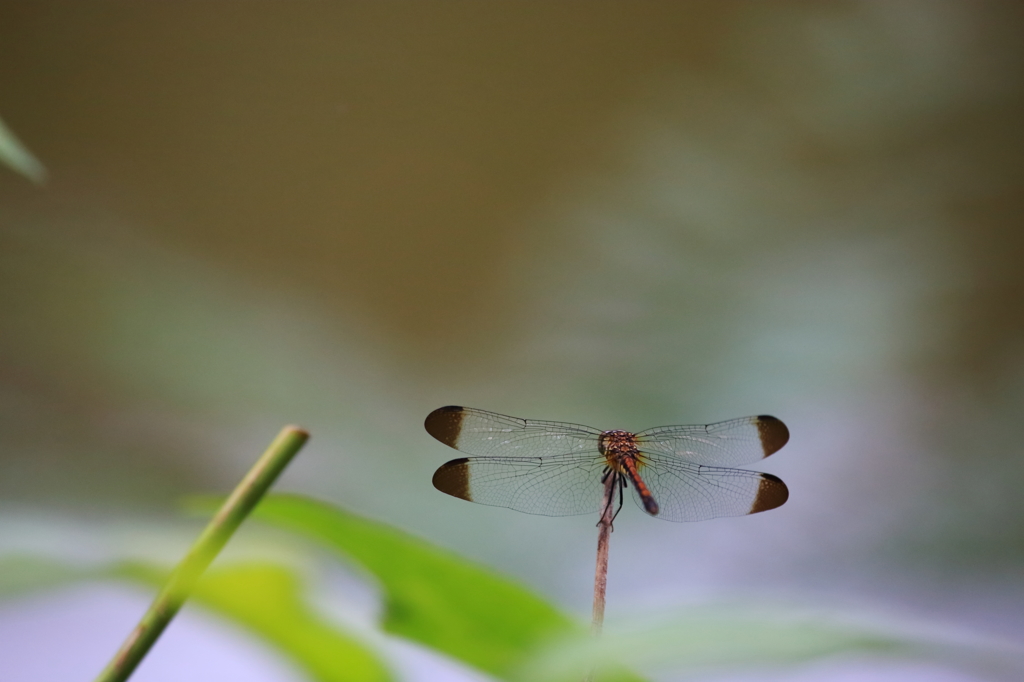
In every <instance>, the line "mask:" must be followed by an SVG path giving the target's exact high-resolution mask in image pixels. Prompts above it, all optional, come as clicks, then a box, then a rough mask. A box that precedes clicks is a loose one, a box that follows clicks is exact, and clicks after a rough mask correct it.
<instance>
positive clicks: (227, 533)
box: [96, 426, 309, 682]
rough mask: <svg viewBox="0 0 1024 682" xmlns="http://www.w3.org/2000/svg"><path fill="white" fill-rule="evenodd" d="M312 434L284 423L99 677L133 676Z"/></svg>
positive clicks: (110, 680) (111, 681) (100, 681)
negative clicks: (212, 564) (231, 539)
mask: <svg viewBox="0 0 1024 682" xmlns="http://www.w3.org/2000/svg"><path fill="white" fill-rule="evenodd" d="M308 439H309V434H308V433H307V432H306V431H304V430H302V429H300V428H299V427H297V426H286V427H284V428H283V429H281V433H279V434H277V438H275V439H274V442H272V443H271V444H270V447H268V448H267V451H266V452H264V453H263V456H262V457H260V458H259V460H258V461H257V462H256V464H254V465H253V467H252V469H250V470H249V473H247V474H246V475H245V478H243V479H242V481H241V482H240V483H239V484H238V486H237V487H236V488H235V490H234V492H232V493H231V496H230V497H228V499H227V500H225V502H224V504H223V505H221V508H220V509H219V510H218V511H217V513H216V514H215V515H214V517H213V519H211V520H210V523H209V524H208V525H207V526H206V528H205V529H204V530H203V532H202V534H201V535H200V536H199V539H198V540H196V541H195V543H194V544H193V545H192V548H191V549H190V550H189V551H188V554H186V555H185V558H184V559H182V560H181V563H180V564H178V567H177V568H175V569H174V572H173V573H171V577H170V578H169V579H168V581H167V584H166V585H164V587H163V589H162V590H160V593H159V594H158V595H157V596H156V599H154V600H153V603H152V604H150V606H149V610H147V611H146V613H145V615H144V616H142V620H140V621H139V624H138V625H136V626H135V629H134V630H132V632H131V634H130V635H128V639H126V640H125V642H124V644H122V645H121V649H120V650H119V651H118V652H117V653H116V654H115V655H114V658H112V659H111V661H110V663H108V664H107V667H106V668H104V669H103V672H101V673H100V674H99V676H98V677H97V678H96V682H123V681H124V680H127V679H128V678H129V677H130V676H131V674H132V672H134V670H135V668H136V666H138V665H139V663H140V662H141V661H142V659H143V657H145V655H146V654H147V653H148V652H149V649H150V647H152V646H153V644H154V643H155V642H156V640H157V638H159V637H160V634H161V633H162V632H163V631H164V628H166V627H167V625H168V624H169V623H170V622H171V619H172V618H174V616H175V614H177V613H178V609H180V608H181V605H182V604H184V603H185V600H186V599H187V598H188V596H189V594H190V593H191V592H192V587H193V586H194V585H195V583H196V580H198V579H199V576H200V575H202V573H203V571H205V570H206V567H207V566H209V565H210V562H211V561H213V559H214V557H216V556H217V554H218V553H219V552H220V550H221V549H223V547H224V545H225V544H227V541H228V540H229V539H230V538H231V535H232V533H234V532H235V530H236V529H237V528H238V526H239V525H240V524H241V523H242V521H243V520H244V519H245V517H246V516H247V515H248V514H249V512H251V511H252V509H253V507H255V506H256V503H257V502H259V501H260V499H261V498H262V497H263V495H264V494H266V492H267V490H268V489H269V488H270V486H271V484H272V483H273V482H274V480H275V479H276V478H277V477H278V475H279V474H280V473H281V472H282V471H283V470H284V468H285V467H286V466H287V465H288V462H290V461H291V459H292V457H294V456H295V454H296V453H297V452H298V451H299V450H300V449H301V448H302V446H303V445H304V444H305V442H306V441H307V440H308Z"/></svg>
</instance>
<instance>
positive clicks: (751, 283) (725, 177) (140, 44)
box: [0, 1, 1024, 637]
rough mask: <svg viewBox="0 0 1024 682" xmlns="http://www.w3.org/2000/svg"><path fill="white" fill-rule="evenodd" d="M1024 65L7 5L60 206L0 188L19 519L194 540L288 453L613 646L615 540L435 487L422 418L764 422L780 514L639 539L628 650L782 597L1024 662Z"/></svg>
mask: <svg viewBox="0 0 1024 682" xmlns="http://www.w3.org/2000/svg"><path fill="white" fill-rule="evenodd" d="M1022 30H1024V11H1022V8H1021V5H1020V4H1019V3H1010V2H1006V3H999V2H979V3H957V2H923V1H917V2H914V1H899V2H837V3H806V2H775V3H770V4H769V3H734V2H687V3H676V2H655V3H643V2H632V3H605V2H586V3H583V2H550V3H524V4H515V5H512V4H498V3H475V2H464V3H460V2H444V3H420V2H389V3H332V4H328V3H304V4H298V3H232V4H228V3H217V4H213V3H205V2H204V3H200V2H177V3H173V4H172V3H112V2H109V3H108V2H104V3H70V2H69V3H51V2H46V3H27V2H26V3H17V2H6V3H3V4H2V5H0V92H2V93H3V98H2V101H0V116H2V117H3V119H4V121H5V122H6V123H7V124H8V125H9V126H10V127H11V129H12V130H14V131H16V132H17V134H18V136H19V137H20V138H21V139H22V140H23V141H24V142H25V143H26V144H27V146H28V147H29V148H30V149H31V150H32V151H33V152H34V153H35V155H36V156H37V157H38V158H39V159H40V160H41V161H42V162H43V163H44V164H45V165H46V167H47V170H48V173H49V180H48V182H47V183H46V184H45V185H44V186H34V185H32V184H31V183H29V182H28V181H26V180H25V179H24V178H21V177H19V176H17V175H15V174H14V173H13V172H8V171H7V170H6V169H0V323H2V332H0V505H2V506H0V510H2V509H6V510H7V511H6V512H2V513H3V515H4V516H5V517H6V518H7V519H8V520H10V519H12V518H18V517H19V515H28V516H33V515H38V514H44V513H45V514H51V513H52V514H57V515H58V516H59V515H74V516H76V517H78V518H88V519H95V520H96V523H98V524H101V525H102V524H103V523H105V522H106V521H107V520H110V519H112V518H114V519H116V518H126V517H136V516H137V515H139V514H145V515H149V516H152V517H163V516H168V517H169V516H171V515H173V513H174V501H175V500H176V499H177V498H178V497H179V496H180V495H181V494H184V493H187V492H194V491H197V490H223V489H225V488H226V487H228V486H230V485H231V483H232V482H233V481H234V480H236V479H237V477H238V476H239V475H240V474H241V472H242V471H243V470H244V469H245V467H246V466H247V463H248V462H249V461H250V460H251V459H252V457H253V456H254V454H255V453H256V452H258V451H259V449H260V448H261V446H262V445H263V443H265V442H266V441H267V439H268V438H269V437H270V436H271V435H272V434H273V433H274V432H275V431H276V430H277V428H278V427H279V426H280V425H281V424H283V423H286V422H298V423H301V424H303V425H304V426H306V427H308V428H310V429H311V431H312V433H313V436H314V440H313V442H312V444H311V446H310V448H309V450H308V451H307V452H306V453H304V455H303V456H302V457H301V458H300V459H299V460H298V461H297V462H296V463H295V465H293V467H292V469H291V471H290V472H289V473H288V475H287V476H286V479H285V481H284V482H283V486H284V487H285V488H289V489H293V490H301V491H304V492H307V493H310V494H315V495H318V496H321V497H325V498H328V499H330V500H332V501H334V502H336V503H338V504H341V505H343V506H347V507H349V508H351V509H354V510H359V511H362V512H364V513H366V514H368V515H371V516H375V517H378V518H383V519H386V520H387V521H389V522H392V523H395V524H397V525H399V526H402V527H404V528H407V529H410V530H413V531H415V532H418V533H421V534H423V535H426V536H427V537H429V538H431V539H433V540H436V541H438V542H442V543H445V544H447V545H449V546H452V547H454V548H456V549H458V550H459V551H462V552H464V553H466V554H469V555H471V556H474V557H477V558H480V559H483V560H485V561H487V562H488V563H490V564H492V565H494V566H496V567H498V568H501V569H502V570H506V571H510V572H513V573H516V574H518V575H520V576H521V577H522V578H523V579H524V580H525V581H527V582H529V583H530V584H532V585H534V586H535V587H537V588H538V589H540V590H541V591H543V592H545V593H546V594H548V595H550V596H552V597H553V598H555V599H556V600H557V601H558V602H559V603H561V604H563V605H565V606H566V607H567V608H570V609H574V610H576V611H578V612H580V613H584V612H585V611H586V609H587V603H588V599H589V587H588V574H589V571H590V570H591V567H590V565H591V562H592V557H591V552H592V547H591V544H592V541H593V537H592V535H593V533H592V525H593V519H588V518H574V519H545V518H539V517H528V516H522V515H517V514H515V513H513V512H509V511H506V510H498V509H491V508H487V507H480V506H477V505H472V506H471V505H468V504H464V503H461V502H459V501H457V500H453V499H450V498H446V497H443V496H441V495H440V494H439V493H436V492H435V491H433V489H432V488H431V487H430V483H429V481H430V475H431V473H432V471H433V469H434V468H435V467H436V466H437V465H439V464H440V463H442V462H443V461H445V460H446V459H449V458H451V456H452V453H451V452H450V451H447V450H446V449H445V448H443V446H440V445H438V444H437V443H435V442H433V441H432V440H431V439H430V438H429V437H428V436H427V435H426V434H425V433H424V432H423V430H422V426H421V424H422V419H423V417H424V416H425V415H426V414H427V413H428V412H429V411H430V410H432V409H433V408H435V407H438V406H440V405H443V404H449V403H457V404H468V405H472V406H476V407H481V408H485V409H491V410H495V411H499V412H504V413H508V414H513V415H516V416H522V417H537V418H545V419H555V420H565V421H575V422H582V423H586V424H591V425H593V426H597V427H602V428H635V429H640V428H645V427H648V426H653V425H656V424H665V423H686V422H706V421H716V420H719V419H726V418H731V417H736V416H740V415H744V414H757V413H771V414H775V415H776V416H779V417H780V418H782V419H784V420H785V421H786V422H787V423H788V424H789V426H790V429H791V431H792V433H793V439H792V441H791V444H790V445H789V446H788V447H787V448H786V449H785V450H783V451H782V452H781V453H779V454H778V455H776V456H775V457H773V458H772V459H771V460H770V461H769V462H766V463H765V464H764V467H765V468H766V469H768V470H770V471H772V472H773V473H776V474H778V475H780V476H781V477H782V478H783V479H784V480H786V481H787V483H789V485H790V488H791V490H792V497H791V500H790V502H789V503H788V504H787V505H786V506H785V507H783V508H782V509H780V510H778V511H775V512H772V513H770V514H763V515H760V516H758V517H751V518H749V519H732V520H718V521H714V522H709V523H707V524H694V525H679V526H677V525H674V524H667V523H662V522H659V521H655V520H651V519H647V518H644V517H643V515H642V514H639V513H638V512H636V510H632V509H629V510H626V511H625V512H624V514H623V517H622V520H621V521H620V522H617V524H616V529H617V530H619V532H618V533H616V535H615V543H614V544H616V545H617V546H616V547H615V549H614V550H613V552H612V575H611V583H610V587H609V590H610V592H609V617H613V614H614V611H615V609H617V608H618V609H623V610H626V609H629V608H636V607H637V605H638V604H640V605H642V604H655V603H659V604H660V603H663V602H664V600H665V599H666V598H669V599H671V598H686V597H690V596H702V595H706V594H709V593H715V592H716V591H718V592H726V593H734V592H737V591H738V592H742V591H744V590H748V591H756V592H759V593H760V592H764V591H767V592H773V591H774V592H782V593H785V594H798V595H802V596H805V597H807V596H809V598H813V599H817V598H852V599H854V600H855V601H857V602H858V603H878V604H885V605H886V607H887V608H893V609H897V610H899V609H906V610H907V611H909V612H913V613H917V614H924V615H929V616H930V615H936V616H941V617H944V618H949V619H952V620H955V621H957V622H961V623H963V624H965V625H967V626H970V627H977V628H981V629H983V630H986V631H989V632H994V633H999V634H1004V635H1007V634H1012V635H1014V636H1018V637H1019V636H1021V635H1024V618H1022V617H1021V613H1024V610H1022V608H1021V607H1022V606H1024V591H1022V590H1021V587H1020V581H1019V579H1018V578H1019V576H1020V574H1021V571H1022V570H1024V496H1022V495H1021V494H1020V488H1021V482H1022V481H1024V451H1022V447H1021V439H1020V428H1021V414H1022V408H1024V267H1022V266H1021V262H1022V258H1024V236H1022V234H1024V232H1022V230H1021V226H1020V217H1019V216H1020V215H1021V211H1022V209H1024V206H1022V203H1024V191H1022V190H1024V186H1022V168H1024V164H1022V154H1021V152H1022V132H1021V130H1022V126H1021V121H1022V120H1024V80H1022V75H1024V74H1022V67H1024V42H1022V41H1021V39H1020V36H1021V35H1022ZM0 523H3V522H2V521H0ZM15 536H16V533H14V532H13V531H10V532H8V533H6V535H4V537H6V538H8V541H9V542H11V543H14V544H16V543H17V538H16V537H15ZM11 538H14V539H11ZM638 576H643V579H642V580H640V579H638Z"/></svg>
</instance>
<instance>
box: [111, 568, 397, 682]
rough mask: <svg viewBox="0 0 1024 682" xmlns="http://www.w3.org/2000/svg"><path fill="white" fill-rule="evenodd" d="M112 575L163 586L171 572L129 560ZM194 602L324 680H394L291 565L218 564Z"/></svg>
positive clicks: (200, 586) (198, 587)
mask: <svg viewBox="0 0 1024 682" xmlns="http://www.w3.org/2000/svg"><path fill="white" fill-rule="evenodd" d="M111 575H114V576H116V577H120V578H127V579H130V580H134V581H137V582H142V583H145V584H148V585H152V586H154V587H159V586H161V585H162V584H163V583H164V581H165V580H166V579H167V575H168V573H167V571H165V570H163V569H160V568H157V567H154V566H152V565H146V564H139V563H125V564H121V565H119V566H118V567H116V568H115V569H113V570H112V571H111ZM189 602H190V603H196V604H199V605H201V606H204V607H206V608H207V609H209V610H210V611H213V612H214V613H216V614H218V615H220V616H223V617H225V618H229V619H231V620H232V621H234V622H236V623H238V624H240V625H242V626H243V627H244V628H246V629H248V630H250V631H251V632H253V633H255V634H257V635H259V636H260V637H261V638H263V639H264V640H266V641H267V642H269V643H271V644H272V645H274V646H276V647H277V648H278V649H280V650H281V651H282V652H284V653H285V654H286V655H288V656H289V657H291V658H292V659H293V661H294V662H295V663H296V664H297V665H299V666H300V667H301V668H303V669H304V670H305V671H306V672H307V673H308V674H309V675H310V677H312V678H313V679H315V680H318V681H319V682H386V681H387V680H391V679H392V676H391V674H390V673H389V672H388V670H387V669H386V668H385V667H384V665H383V664H382V663H381V662H380V660H379V658H378V657H377V656H376V655H375V654H374V653H372V652H371V651H370V650H369V649H368V648H367V647H366V646H364V645H363V644H362V643H360V642H358V641H357V640H355V639H352V638H350V637H348V636H346V635H345V634H343V633H341V632H339V631H338V630H337V629H336V628H335V627H334V626H332V625H331V624H330V623H328V622H327V621H326V620H325V619H324V618H322V617H321V616H319V615H318V614H316V613H315V612H314V611H313V610H312V609H310V608H309V606H308V605H307V604H306V601H305V598H304V595H303V589H302V584H301V581H300V579H299V578H298V577H297V576H296V574H295V573H294V572H293V571H292V570H290V569H287V568H284V567H282V566H278V565H271V564H265V563H240V564H233V565H229V566H224V567H214V568H211V569H210V570H209V571H207V572H206V573H205V574H204V575H203V577H202V578H201V579H200V581H199V583H198V584H197V585H196V589H195V592H193V594H192V596H191V597H190V599H189Z"/></svg>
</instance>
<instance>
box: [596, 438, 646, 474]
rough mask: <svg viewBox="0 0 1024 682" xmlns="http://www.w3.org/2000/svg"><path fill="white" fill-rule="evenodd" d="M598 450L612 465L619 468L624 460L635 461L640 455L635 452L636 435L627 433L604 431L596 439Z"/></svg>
mask: <svg viewBox="0 0 1024 682" xmlns="http://www.w3.org/2000/svg"><path fill="white" fill-rule="evenodd" d="M598 448H600V450H601V454H602V455H604V456H605V458H606V459H607V460H608V463H609V464H612V465H620V466H621V463H622V462H623V461H624V460H627V459H631V460H636V459H637V457H638V455H639V454H640V453H639V452H637V447H636V434H634V433H630V432H629V431H618V430H616V431H605V432H604V433H602V434H601V437H600V439H598ZM616 468H618V466H617V467H616Z"/></svg>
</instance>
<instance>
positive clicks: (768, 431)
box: [757, 414, 789, 457]
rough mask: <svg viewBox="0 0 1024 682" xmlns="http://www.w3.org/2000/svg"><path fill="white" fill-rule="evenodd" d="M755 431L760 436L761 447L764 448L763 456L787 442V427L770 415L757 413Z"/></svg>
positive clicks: (775, 450)
mask: <svg viewBox="0 0 1024 682" xmlns="http://www.w3.org/2000/svg"><path fill="white" fill-rule="evenodd" d="M757 433H758V435H760V436H761V448H762V449H763V450H764V456H765V457H767V456H768V455H770V454H772V453H775V452H778V451H779V450H781V449H782V446H783V445H785V444H786V443H788V442H789V429H787V428H786V425H785V424H783V423H782V422H781V421H780V420H778V419H776V418H775V417H772V416H771V415H767V414H762V415H758V417H757Z"/></svg>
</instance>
